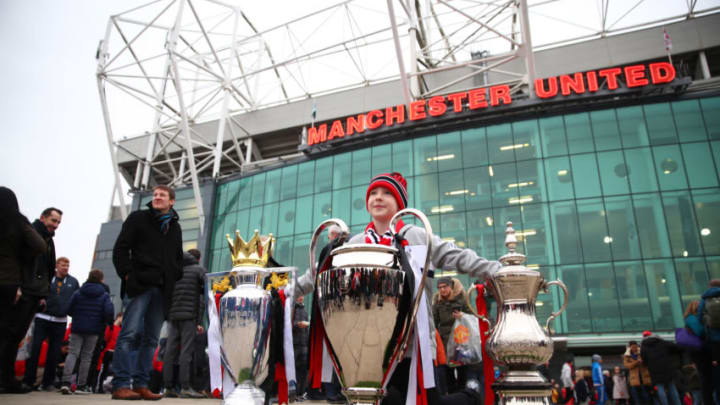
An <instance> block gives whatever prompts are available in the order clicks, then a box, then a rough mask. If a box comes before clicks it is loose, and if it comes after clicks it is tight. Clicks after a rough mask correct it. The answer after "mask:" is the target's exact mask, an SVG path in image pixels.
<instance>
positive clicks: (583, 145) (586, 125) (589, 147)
mask: <svg viewBox="0 0 720 405" xmlns="http://www.w3.org/2000/svg"><path fill="white" fill-rule="evenodd" d="M565 131H567V139H568V149H569V150H570V154H573V153H583V152H592V151H593V150H594V149H595V145H594V144H593V138H592V132H591V131H590V115H589V114H588V113H579V114H568V115H566V116H565Z"/></svg>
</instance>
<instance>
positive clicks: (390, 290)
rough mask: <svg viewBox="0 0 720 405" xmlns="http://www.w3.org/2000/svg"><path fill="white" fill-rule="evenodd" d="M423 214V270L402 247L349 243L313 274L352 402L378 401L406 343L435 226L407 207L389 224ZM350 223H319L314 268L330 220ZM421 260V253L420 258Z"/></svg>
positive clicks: (329, 341)
mask: <svg viewBox="0 0 720 405" xmlns="http://www.w3.org/2000/svg"><path fill="white" fill-rule="evenodd" d="M408 214H411V215H414V216H416V217H417V218H419V219H420V221H421V222H422V223H423V225H424V227H425V232H426V234H427V240H426V243H427V257H426V258H425V265H424V267H423V269H424V271H423V273H422V274H415V273H414V271H413V269H412V268H410V265H409V264H408V262H407V260H403V259H402V258H403V257H406V256H403V255H404V253H401V252H400V251H399V248H398V247H395V246H385V245H379V244H365V243H362V244H347V245H343V246H339V247H336V248H335V249H333V250H332V251H331V252H330V257H329V258H328V259H326V260H324V263H320V269H319V271H317V272H316V273H315V274H316V278H315V289H316V297H317V300H318V301H317V302H318V305H319V308H320V311H321V314H322V322H323V327H324V329H325V335H326V338H327V340H326V342H327V344H328V346H329V352H330V353H331V358H332V361H333V365H334V367H335V371H336V372H337V374H338V376H339V377H340V383H341V384H342V387H343V394H344V395H345V397H347V399H348V401H349V403H350V404H353V405H359V404H376V403H378V401H379V400H381V399H382V398H383V396H384V394H385V392H384V389H383V387H384V385H385V383H386V382H387V381H388V380H389V378H390V377H391V374H392V370H393V369H394V364H395V362H396V361H397V362H399V361H400V360H402V358H403V356H404V353H405V351H406V350H407V348H408V341H409V337H410V336H411V334H412V330H413V325H414V324H415V317H416V314H417V311H418V304H419V302H420V300H418V299H416V298H415V296H414V295H415V294H414V292H415V291H416V290H415V288H416V287H417V286H419V288H418V289H417V291H420V292H422V291H423V286H424V284H425V279H426V278H427V271H428V268H429V260H430V250H431V249H432V246H431V235H432V229H431V228H430V223H429V222H428V220H427V218H426V217H425V215H423V214H422V213H421V212H420V211H418V210H415V209H412V208H408V209H404V210H402V211H400V212H398V213H397V214H395V216H394V217H393V218H392V220H391V222H390V228H391V229H395V224H396V223H397V221H398V220H399V219H400V217H401V216H403V215H408ZM331 224H334V225H337V226H339V227H340V228H341V232H342V233H343V238H344V237H346V236H347V234H348V227H347V225H345V223H344V222H343V221H341V220H339V219H329V220H326V221H325V222H323V223H322V224H320V225H319V226H318V227H317V229H316V230H315V233H314V234H313V237H312V240H311V242H310V263H311V266H313V269H312V270H313V272H315V270H316V269H315V268H314V266H315V260H316V258H315V247H316V244H317V240H318V237H319V236H320V234H321V233H322V231H323V230H324V229H325V228H326V227H327V226H329V225H331ZM420 259H422V258H420Z"/></svg>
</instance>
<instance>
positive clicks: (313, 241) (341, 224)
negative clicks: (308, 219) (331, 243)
mask: <svg viewBox="0 0 720 405" xmlns="http://www.w3.org/2000/svg"><path fill="white" fill-rule="evenodd" d="M329 225H337V226H339V227H340V232H342V234H341V235H340V241H344V240H345V238H347V236H348V235H349V234H350V229H349V228H348V226H347V225H346V224H345V222H344V221H343V220H342V219H339V218H330V219H326V220H325V221H323V222H322V223H320V225H318V227H317V228H315V232H314V233H313V236H312V239H311V240H310V272H311V273H310V274H312V277H313V280H314V279H315V277H316V276H317V266H316V265H315V246H316V245H317V240H318V238H319V237H320V234H321V233H322V232H323V231H324V230H325V228H327V227H328V226H329Z"/></svg>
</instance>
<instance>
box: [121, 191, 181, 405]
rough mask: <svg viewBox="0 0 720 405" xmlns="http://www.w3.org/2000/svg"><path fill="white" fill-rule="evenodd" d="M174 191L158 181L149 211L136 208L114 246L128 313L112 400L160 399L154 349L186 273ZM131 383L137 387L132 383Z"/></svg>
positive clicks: (125, 319) (124, 325)
mask: <svg viewBox="0 0 720 405" xmlns="http://www.w3.org/2000/svg"><path fill="white" fill-rule="evenodd" d="M173 204H175V191H174V190H173V189H171V188H169V187H167V186H156V187H155V189H154V190H153V198H152V201H150V202H149V203H148V205H147V207H148V209H147V210H141V211H135V212H133V213H131V214H130V215H129V216H128V217H127V219H126V220H125V222H124V223H123V226H122V230H121V231H120V235H119V236H118V238H117V241H116V242H115V247H114V249H113V264H114V265H115V271H117V274H118V276H119V277H120V280H121V286H120V295H121V297H123V299H124V302H123V304H124V305H123V306H124V308H125V314H124V316H123V322H122V328H121V330H120V335H119V336H118V340H117V345H116V347H115V355H114V358H113V364H112V367H113V371H114V373H115V377H114V378H113V395H112V398H113V399H120V400H132V399H140V398H143V399H146V400H158V399H160V398H162V395H158V394H154V393H153V392H151V391H150V390H149V389H148V384H149V383H150V370H151V368H152V361H153V354H154V353H155V348H156V347H157V345H158V337H159V335H160V328H161V327H162V324H163V321H164V319H165V318H167V316H168V314H169V313H170V304H171V299H172V292H173V290H174V289H175V282H176V281H177V280H178V279H180V278H181V277H182V263H183V251H182V230H181V229H180V224H179V223H178V219H179V218H178V215H177V213H176V212H175V210H174V209H173ZM131 387H132V388H131Z"/></svg>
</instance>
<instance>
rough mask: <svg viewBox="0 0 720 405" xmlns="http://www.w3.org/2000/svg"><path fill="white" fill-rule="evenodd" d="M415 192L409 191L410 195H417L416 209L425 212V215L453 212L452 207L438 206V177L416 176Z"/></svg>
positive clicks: (434, 175) (431, 175) (428, 175)
mask: <svg viewBox="0 0 720 405" xmlns="http://www.w3.org/2000/svg"><path fill="white" fill-rule="evenodd" d="M413 189H414V190H415V191H414V192H413V191H411V190H408V193H412V194H414V195H415V200H414V201H415V208H417V209H419V210H420V211H422V212H424V213H425V215H430V214H440V213H445V212H450V211H452V207H441V206H440V205H439V204H438V200H439V199H438V175H437V174H427V175H424V176H416V177H415V184H414V187H413Z"/></svg>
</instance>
